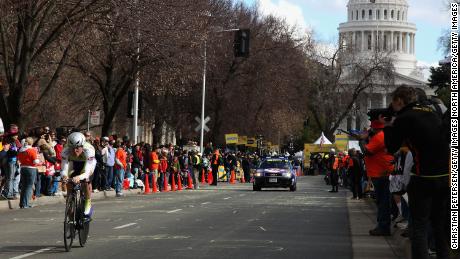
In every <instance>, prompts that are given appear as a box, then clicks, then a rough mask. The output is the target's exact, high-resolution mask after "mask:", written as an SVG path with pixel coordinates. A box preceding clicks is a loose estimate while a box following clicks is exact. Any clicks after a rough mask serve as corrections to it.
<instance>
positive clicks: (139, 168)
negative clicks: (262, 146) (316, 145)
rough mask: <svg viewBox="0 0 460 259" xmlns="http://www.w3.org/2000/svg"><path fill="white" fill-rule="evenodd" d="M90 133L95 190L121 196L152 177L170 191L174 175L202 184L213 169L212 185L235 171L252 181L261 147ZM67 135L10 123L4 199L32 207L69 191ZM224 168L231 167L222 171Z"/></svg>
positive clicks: (0, 177)
mask: <svg viewBox="0 0 460 259" xmlns="http://www.w3.org/2000/svg"><path fill="white" fill-rule="evenodd" d="M68 133H70V132H68ZM84 135H85V138H86V142H88V143H90V144H92V145H93V146H94V148H95V151H96V152H95V159H96V161H97V165H96V168H95V170H94V173H93V175H92V178H91V179H92V189H93V192H94V193H97V192H100V191H115V195H116V196H117V197H121V196H123V190H124V189H137V188H141V189H143V188H145V186H146V180H147V181H148V182H149V187H150V188H152V189H153V187H154V186H153V185H155V187H156V188H155V189H157V190H159V191H167V189H171V187H172V184H173V178H174V184H175V185H178V184H179V181H180V182H181V184H182V186H188V180H189V177H190V179H191V182H192V188H193V189H198V188H199V182H200V181H206V182H207V181H208V177H209V173H211V172H212V173H214V174H213V177H212V179H213V181H212V182H210V184H212V185H217V182H218V181H229V180H230V172H232V171H233V172H235V173H236V174H237V175H239V178H245V179H248V181H247V182H250V181H249V179H250V177H251V176H250V170H251V168H253V167H254V165H255V164H257V163H258V159H259V158H258V156H257V154H255V153H249V152H248V153H243V152H233V151H229V150H227V151H219V149H213V148H212V146H211V145H209V146H208V147H207V148H206V150H205V152H204V154H201V153H199V152H198V151H197V150H198V148H197V146H196V143H189V145H187V146H186V147H179V146H174V145H172V144H169V145H158V146H153V145H151V144H149V143H144V142H142V143H137V144H131V142H130V140H129V138H128V137H123V138H121V139H120V138H117V137H116V136H115V135H113V136H104V137H94V136H92V134H91V132H89V131H87V132H85V133H84ZM66 136H67V134H59V135H56V132H55V131H52V130H50V128H49V127H43V128H35V129H34V130H33V131H32V132H28V133H25V132H20V131H19V128H18V127H17V125H14V124H12V125H10V126H9V128H8V130H7V131H6V132H5V134H3V135H2V136H1V142H0V144H1V146H0V183H1V184H0V191H1V199H9V200H15V199H20V207H21V208H24V209H25V208H30V207H31V205H30V200H31V199H37V198H40V197H41V196H62V195H65V193H66V191H65V185H63V184H61V175H60V163H61V152H62V150H63V149H64V146H65V145H66V142H67V139H66ZM221 154H222V155H221ZM213 168H215V169H216V170H213ZM219 170H220V171H224V172H225V173H223V174H222V173H220V174H219V173H218V171H219ZM203 177H205V179H203Z"/></svg>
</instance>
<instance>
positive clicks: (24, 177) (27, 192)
mask: <svg viewBox="0 0 460 259" xmlns="http://www.w3.org/2000/svg"><path fill="white" fill-rule="evenodd" d="M33 143H34V140H33V139H32V138H30V137H29V138H27V139H25V142H24V145H23V147H22V148H21V149H20V150H19V153H18V160H19V162H20V163H21V196H20V201H19V207H20V208H22V209H27V208H30V207H31V206H30V205H29V201H30V199H31V198H32V192H33V190H32V187H33V186H34V181H35V178H36V174H37V167H36V166H37V165H38V163H39V162H40V161H39V160H38V152H37V150H36V149H35V148H33V147H32V144H33Z"/></svg>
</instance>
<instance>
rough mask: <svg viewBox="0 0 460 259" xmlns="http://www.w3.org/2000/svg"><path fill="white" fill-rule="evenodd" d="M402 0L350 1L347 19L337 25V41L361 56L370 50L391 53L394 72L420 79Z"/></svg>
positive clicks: (412, 33) (410, 26) (411, 27)
mask: <svg viewBox="0 0 460 259" xmlns="http://www.w3.org/2000/svg"><path fill="white" fill-rule="evenodd" d="M408 12H409V5H408V4H407V1H406V0H350V1H349V2H348V5H347V14H348V15H347V17H348V18H347V22H344V23H341V24H340V25H339V28H338V29H339V41H340V43H341V44H346V46H351V47H353V49H354V50H355V51H357V52H359V53H361V54H363V55H367V54H369V53H370V52H372V51H376V50H377V51H384V52H389V53H391V54H392V57H393V60H394V66H395V69H396V72H397V73H399V74H402V75H405V76H409V77H412V78H416V79H418V80H423V78H422V75H421V74H420V73H419V72H418V70H417V67H416V65H417V59H416V57H415V34H416V31H417V27H416V26H415V24H413V23H410V22H409V21H408V20H407V16H408V15H407V14H408Z"/></svg>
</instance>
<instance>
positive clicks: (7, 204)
mask: <svg viewBox="0 0 460 259" xmlns="http://www.w3.org/2000/svg"><path fill="white" fill-rule="evenodd" d="M123 194H124V196H134V195H140V194H142V192H141V190H139V189H137V190H125V191H124V192H123ZM115 197H116V196H115V191H100V192H98V193H92V194H91V199H93V200H102V199H107V198H115ZM58 203H61V204H64V203H65V198H64V196H42V197H40V198H38V199H35V200H32V201H31V202H30V204H31V205H34V206H37V207H38V206H44V205H52V204H58ZM15 209H19V199H18V200H2V201H0V211H7V210H15Z"/></svg>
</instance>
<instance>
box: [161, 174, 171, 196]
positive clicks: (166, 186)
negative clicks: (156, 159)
mask: <svg viewBox="0 0 460 259" xmlns="http://www.w3.org/2000/svg"><path fill="white" fill-rule="evenodd" d="M162 174H163V180H164V181H163V192H169V190H168V179H167V178H166V173H162Z"/></svg>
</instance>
